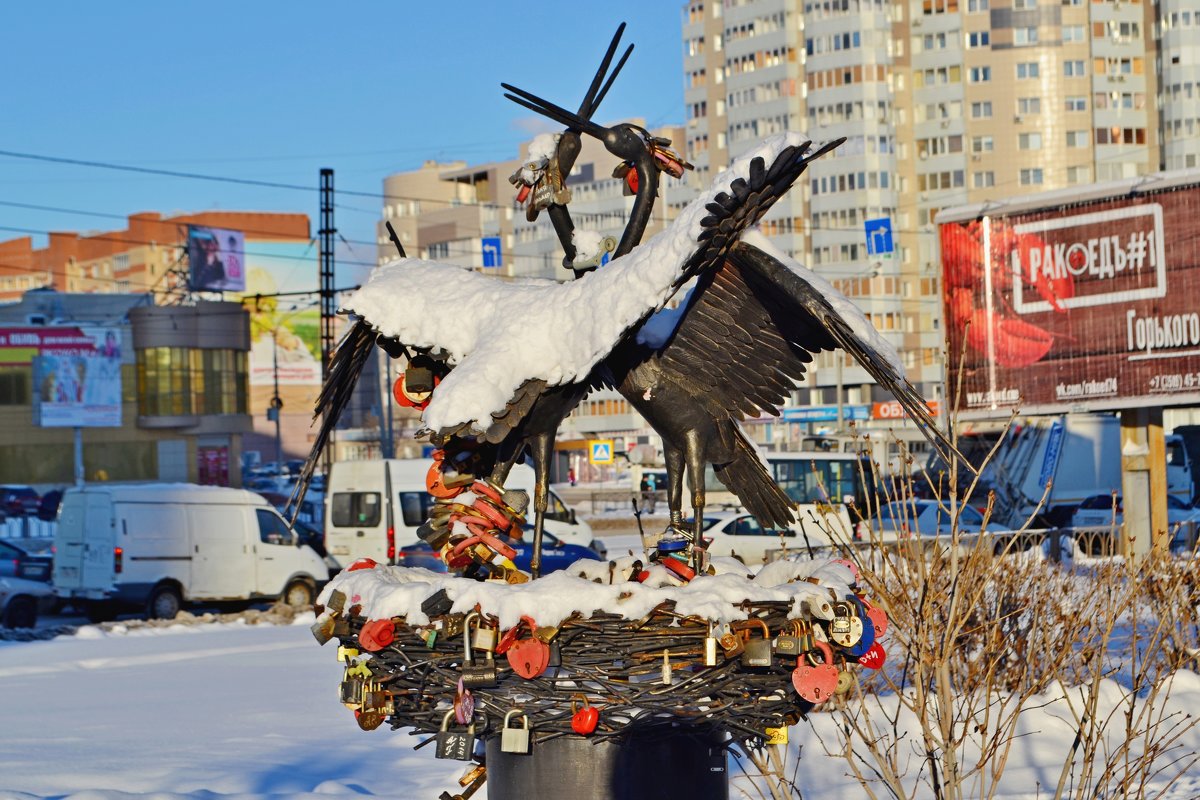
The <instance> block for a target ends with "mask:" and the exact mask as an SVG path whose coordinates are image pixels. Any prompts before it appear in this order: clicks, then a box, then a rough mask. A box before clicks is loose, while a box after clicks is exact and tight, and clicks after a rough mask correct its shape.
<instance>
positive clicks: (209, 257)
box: [187, 225, 246, 292]
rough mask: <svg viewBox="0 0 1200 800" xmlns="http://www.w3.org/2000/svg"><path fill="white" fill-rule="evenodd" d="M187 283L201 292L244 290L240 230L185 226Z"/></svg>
mask: <svg viewBox="0 0 1200 800" xmlns="http://www.w3.org/2000/svg"><path fill="white" fill-rule="evenodd" d="M187 249H188V269H189V272H190V281H189V283H190V286H191V288H192V289H194V290H197V291H203V292H244V291H245V290H246V268H245V267H246V247H245V238H244V237H243V235H242V232H241V231H232V230H227V229H225V228H209V227H205V226H202V225H189V226H188V240H187Z"/></svg>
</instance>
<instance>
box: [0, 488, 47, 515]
mask: <svg viewBox="0 0 1200 800" xmlns="http://www.w3.org/2000/svg"><path fill="white" fill-rule="evenodd" d="M41 502H42V498H41V496H40V495H38V493H37V492H36V491H34V490H33V487H32V486H0V507H2V508H3V509H4V511H5V513H7V514H8V516H10V517H27V516H30V515H32V514H36V513H37V512H38V506H39V505H41Z"/></svg>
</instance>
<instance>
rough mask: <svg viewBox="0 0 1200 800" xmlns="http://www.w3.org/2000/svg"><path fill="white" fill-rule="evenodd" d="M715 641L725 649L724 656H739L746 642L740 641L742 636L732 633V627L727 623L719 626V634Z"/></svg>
mask: <svg viewBox="0 0 1200 800" xmlns="http://www.w3.org/2000/svg"><path fill="white" fill-rule="evenodd" d="M717 643H718V644H720V645H721V649H722V650H724V651H725V657H726V658H733V657H735V656H740V655H741V654H742V651H743V650H745V649H746V643H745V642H744V641H742V637H740V636H738V635H737V634H736V633H734V632H733V629H732V628H730V627H729V626H728V625H722V626H721V635H720V636H718V637H717Z"/></svg>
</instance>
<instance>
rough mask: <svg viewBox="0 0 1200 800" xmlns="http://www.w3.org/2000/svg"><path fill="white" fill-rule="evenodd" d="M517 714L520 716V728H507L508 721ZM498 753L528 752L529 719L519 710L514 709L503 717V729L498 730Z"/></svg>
mask: <svg viewBox="0 0 1200 800" xmlns="http://www.w3.org/2000/svg"><path fill="white" fill-rule="evenodd" d="M518 714H519V715H520V716H521V723H522V726H521V727H520V728H510V727H508V721H509V720H510V719H512V718H513V717H514V716H516V715H518ZM500 752H502V753H528V752H529V717H528V716H526V715H525V712H524V711H522V710H521V709H519V708H514V709H513V710H512V711H509V712H508V713H507V714H505V715H504V727H502V728H501V729H500Z"/></svg>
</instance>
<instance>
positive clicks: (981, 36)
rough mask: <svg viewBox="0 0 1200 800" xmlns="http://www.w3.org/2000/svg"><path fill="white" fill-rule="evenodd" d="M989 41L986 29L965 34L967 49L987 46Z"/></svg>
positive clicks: (989, 37)
mask: <svg viewBox="0 0 1200 800" xmlns="http://www.w3.org/2000/svg"><path fill="white" fill-rule="evenodd" d="M990 42H991V36H990V34H989V33H988V31H975V32H973V33H968V34H967V49H968V50H970V49H972V48H976V47H987V46H988V44H989V43H990Z"/></svg>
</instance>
